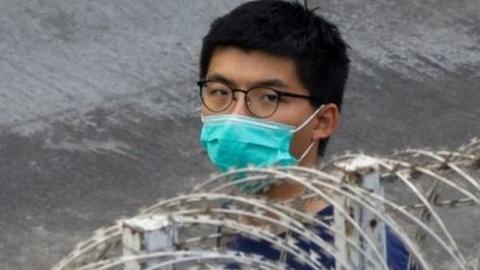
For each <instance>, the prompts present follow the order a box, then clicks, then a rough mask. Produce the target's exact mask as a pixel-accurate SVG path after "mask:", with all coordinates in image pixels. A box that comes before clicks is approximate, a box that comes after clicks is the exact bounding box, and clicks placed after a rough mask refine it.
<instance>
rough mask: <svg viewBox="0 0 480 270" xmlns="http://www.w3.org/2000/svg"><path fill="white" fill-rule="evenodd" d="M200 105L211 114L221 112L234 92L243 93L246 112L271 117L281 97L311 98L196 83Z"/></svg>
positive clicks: (213, 82) (222, 84) (219, 84)
mask: <svg viewBox="0 0 480 270" xmlns="http://www.w3.org/2000/svg"><path fill="white" fill-rule="evenodd" d="M197 85H198V86H199V87H200V98H201V100H202V104H203V105H204V106H205V107H206V108H207V109H208V110H210V111H212V112H217V113H218V112H223V111H225V110H226V109H228V108H229V107H230V105H231V104H232V102H233V101H234V100H236V97H235V92H242V93H244V96H243V98H244V101H245V104H246V106H247V109H248V111H249V112H250V113H251V114H253V115H254V116H256V117H260V118H266V117H269V116H272V115H273V114H274V113H275V112H276V111H277V109H278V105H279V102H280V100H281V98H282V97H283V96H286V97H294V98H303V99H308V100H311V99H312V97H310V96H304V95H298V94H293V93H286V92H282V91H279V90H277V89H274V88H270V87H265V86H261V87H252V88H250V89H247V90H242V89H234V88H231V87H230V86H228V85H226V84H225V83H222V82H217V81H206V80H203V81H198V82H197Z"/></svg>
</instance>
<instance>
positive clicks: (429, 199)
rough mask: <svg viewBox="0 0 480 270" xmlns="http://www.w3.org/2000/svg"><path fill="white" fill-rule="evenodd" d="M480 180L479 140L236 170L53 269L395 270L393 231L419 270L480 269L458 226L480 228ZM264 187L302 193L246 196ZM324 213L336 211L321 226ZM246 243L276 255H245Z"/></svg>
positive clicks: (163, 203) (94, 241)
mask: <svg viewBox="0 0 480 270" xmlns="http://www.w3.org/2000/svg"><path fill="white" fill-rule="evenodd" d="M479 179H480V140H479V139H474V140H472V141H471V142H470V143H469V144H466V145H464V146H462V147H460V148H458V149H455V150H450V151H428V150H424V149H407V150H403V151H399V152H396V153H395V154H393V155H391V156H388V157H383V158H381V157H373V156H367V155H365V154H347V155H344V156H340V157H335V158H333V159H332V160H331V161H329V162H327V163H325V164H324V165H323V166H322V167H321V168H320V169H319V170H317V169H312V168H305V167H295V166H292V167H272V168H246V169H240V170H232V171H229V172H226V173H223V174H218V175H214V176H212V177H210V178H209V179H208V180H207V181H205V182H203V183H201V184H199V185H196V186H195V187H194V188H193V189H192V190H191V192H189V193H186V194H182V195H178V196H175V197H173V198H168V199H162V200H160V201H158V203H156V204H154V205H151V206H149V207H146V208H144V209H142V210H141V211H140V213H139V214H138V215H137V216H135V217H132V218H130V219H126V220H120V221H117V222H116V223H115V224H114V225H112V226H110V227H106V228H101V229H99V230H97V231H96V232H95V233H94V235H93V236H92V237H91V238H90V239H87V240H85V241H82V242H80V243H79V244H78V245H77V246H76V247H75V249H74V250H73V251H72V252H71V253H70V254H69V255H68V256H67V257H65V258H64V259H62V260H61V261H60V262H59V263H58V264H57V265H55V266H54V267H53V268H52V269H54V270H66V269H77V270H87V269H95V270H100V269H128V270H131V269H139V270H140V269H142V270H143V269H149V270H150V269H151V270H153V269H295V268H292V266H291V265H292V263H291V262H292V261H293V262H294V264H295V265H300V266H302V267H303V266H305V267H308V269H330V268H326V266H325V264H324V262H325V261H329V260H331V261H334V264H333V265H334V267H335V268H334V269H338V270H340V269H390V268H389V265H388V262H387V255H388V254H387V231H389V232H391V233H393V234H394V235H395V236H396V237H397V238H398V239H400V241H401V243H402V244H403V245H404V246H405V248H406V249H407V250H408V253H409V254H410V256H409V259H408V264H409V268H410V269H465V270H477V269H479V268H478V267H479V266H478V255H480V253H479V250H472V248H471V247H469V246H464V245H462V243H461V241H459V240H458V238H459V234H461V235H471V236H472V237H473V238H475V237H476V238H477V239H480V229H479V228H477V227H475V226H473V227H472V228H470V229H469V230H461V231H460V232H459V231H458V230H457V229H456V227H457V222H458V221H460V220H462V219H465V217H466V216H468V217H470V219H473V221H475V220H477V221H478V222H480V207H479V206H480V180H479ZM258 181H270V182H271V184H270V185H269V186H267V188H266V189H265V190H263V191H262V192H261V193H260V194H266V193H268V192H270V191H272V190H275V188H276V187H278V186H280V185H284V184H285V183H295V185H296V186H298V187H301V191H302V192H301V195H300V196H297V197H295V198H294V199H288V200H283V199H282V200H280V199H278V200H275V199H266V197H265V196H264V195H259V194H256V195H246V194H242V193H240V192H239V191H238V190H237V188H236V185H238V184H255V183H256V182H258ZM312 204H313V205H316V206H318V205H320V208H322V207H323V208H325V209H326V208H332V209H333V210H332V213H330V214H328V215H321V216H319V215H318V213H317V212H316V211H313V212H312V211H311V210H310V209H311V207H308V206H309V205H312ZM313 209H316V208H313ZM473 223H475V222H473ZM239 237H240V238H241V239H243V240H242V241H246V243H248V244H249V245H251V246H252V247H255V246H256V243H266V244H268V246H269V247H271V249H272V250H273V252H275V256H273V257H265V256H262V255H261V254H260V253H261V252H253V251H242V250H238V249H236V248H235V245H234V244H232V243H235V241H237V240H238V239H239ZM305 246H308V248H305ZM477 247H478V245H477ZM445 262H448V266H446V265H445ZM442 267H443V268H442Z"/></svg>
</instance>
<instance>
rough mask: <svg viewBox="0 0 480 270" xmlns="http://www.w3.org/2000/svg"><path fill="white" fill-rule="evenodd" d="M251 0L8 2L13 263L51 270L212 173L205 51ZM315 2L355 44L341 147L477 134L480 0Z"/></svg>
mask: <svg viewBox="0 0 480 270" xmlns="http://www.w3.org/2000/svg"><path fill="white" fill-rule="evenodd" d="M241 2H244V1H221V0H216V1H187V0H175V1H154V0H145V1H127V0H116V1H93V0H89V1H73V0H44V1H41V0H15V1H9V0H2V1H0V75H1V76H0V228H1V229H0V268H1V269H27V270H28V269H46V268H48V267H49V266H51V265H52V264H53V263H55V262H56V261H57V260H59V259H60V258H61V257H63V256H65V255H66V254H67V253H68V252H69V250H71V249H72V247H73V245H74V243H76V242H77V241H79V240H81V239H83V238H85V237H87V236H89V235H90V234H91V232H92V231H93V230H94V229H95V228H97V227H99V226H101V225H104V224H108V223H109V222H111V221H113V220H114V219H117V218H119V217H120V216H122V215H131V214H133V213H135V212H136V209H137V208H138V207H140V206H142V205H148V204H151V203H153V202H154V201H155V200H156V198H159V197H168V196H172V194H175V193H176V192H178V191H181V190H182V189H184V188H187V187H188V186H189V185H191V182H189V179H190V178H192V177H195V178H197V179H202V178H204V177H205V176H206V175H208V174H209V173H210V172H212V171H213V170H212V167H211V166H210V165H209V164H208V161H207V158H206V156H205V155H204V154H203V153H202V151H201V150H200V148H199V144H198V133H199V128H200V123H199V118H198V115H197V113H196V112H195V110H194V109H195V107H197V106H198V105H199V103H198V99H197V92H196V91H195V90H196V87H195V84H194V82H195V80H196V79H197V72H198V69H197V66H198V64H197V62H198V55H199V48H200V44H201V43H200V42H201V38H202V36H203V35H204V34H205V32H206V31H207V29H208V26H209V23H210V22H211V21H212V20H213V19H214V18H215V17H217V16H219V15H221V14H223V13H225V12H226V11H228V10H230V9H231V8H233V7H234V6H236V5H237V4H238V3H241ZM310 2H311V5H312V6H315V5H318V6H320V10H319V12H320V13H321V14H323V15H324V16H325V17H326V18H328V19H330V20H331V21H333V22H334V23H337V24H338V25H339V27H340V29H341V31H342V32H343V33H344V35H345V38H346V40H347V41H348V42H349V43H350V45H351V47H352V50H351V56H352V60H353V67H352V74H351V77H350V80H349V85H348V89H347V92H346V97H345V106H344V114H343V118H342V125H341V128H340V130H339V132H338V134H337V135H336V137H334V138H333V140H332V142H331V145H330V147H329V151H328V153H329V155H331V154H335V153H341V152H343V151H344V150H346V149H351V150H365V151H367V152H368V153H381V154H382V153H389V152H391V151H392V150H393V149H396V148H405V147H408V146H430V147H432V148H441V147H444V146H450V147H453V146H458V145H460V144H461V143H464V142H466V141H467V140H468V139H469V138H471V137H473V136H475V135H480V125H479V123H480V106H479V104H480V89H479V88H480V80H479V79H480V47H479V46H480V45H479V44H480V15H479V14H480V2H479V1H478V0H457V1H443V0H424V1H409V2H406V1H394V0H388V1H387V0H383V1H375V0H362V1H358V0H342V1H334V0H322V1H320V0H318V1H310ZM473 221H475V220H473ZM473 221H472V222H473ZM477 221H478V219H477ZM469 224H471V223H469ZM467 225H468V224H466V225H465V226H467ZM459 226H460V227H461V225H459ZM460 229H461V228H460ZM474 240H475V239H472V238H470V239H468V237H465V240H464V241H467V242H468V241H470V242H468V243H469V244H470V245H471V246H475V245H476V247H477V248H478V239H477V240H475V241H474ZM475 243H477V244H475Z"/></svg>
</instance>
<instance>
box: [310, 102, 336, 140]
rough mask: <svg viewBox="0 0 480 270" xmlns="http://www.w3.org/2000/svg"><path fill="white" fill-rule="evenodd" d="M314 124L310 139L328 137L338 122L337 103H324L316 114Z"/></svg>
mask: <svg viewBox="0 0 480 270" xmlns="http://www.w3.org/2000/svg"><path fill="white" fill-rule="evenodd" d="M316 120H317V121H316V122H317V123H316V125H315V126H314V128H313V132H312V140H314V141H317V140H321V139H325V138H328V137H330V135H332V134H333V133H334V132H335V130H337V128H338V125H339V123H340V112H339V110H338V107H337V105H335V104H333V103H328V104H326V105H325V106H324V107H323V108H322V109H321V110H320V112H318V114H317V116H316Z"/></svg>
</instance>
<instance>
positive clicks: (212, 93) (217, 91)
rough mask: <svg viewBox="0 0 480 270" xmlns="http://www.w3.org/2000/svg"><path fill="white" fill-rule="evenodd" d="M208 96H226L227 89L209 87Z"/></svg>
mask: <svg viewBox="0 0 480 270" xmlns="http://www.w3.org/2000/svg"><path fill="white" fill-rule="evenodd" d="M208 94H209V95H210V96H228V90H226V89H210V90H208Z"/></svg>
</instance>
